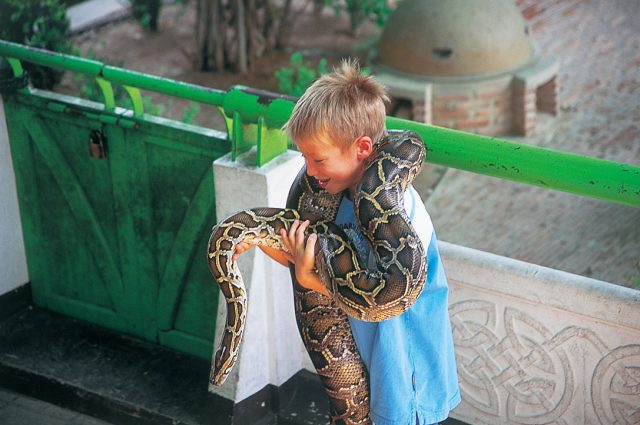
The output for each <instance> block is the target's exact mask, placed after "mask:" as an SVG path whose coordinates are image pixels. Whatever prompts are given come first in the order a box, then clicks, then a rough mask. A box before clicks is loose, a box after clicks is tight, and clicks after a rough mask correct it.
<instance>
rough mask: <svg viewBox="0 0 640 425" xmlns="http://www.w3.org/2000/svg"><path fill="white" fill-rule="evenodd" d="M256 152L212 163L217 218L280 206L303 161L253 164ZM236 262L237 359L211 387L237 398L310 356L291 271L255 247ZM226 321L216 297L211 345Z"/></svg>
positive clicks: (283, 158) (280, 378)
mask: <svg viewBox="0 0 640 425" xmlns="http://www.w3.org/2000/svg"><path fill="white" fill-rule="evenodd" d="M254 158H255V151H252V152H249V153H248V154H245V156H244V157H241V158H239V160H238V161H237V162H232V161H231V155H230V154H229V155H226V156H224V157H222V158H220V159H218V160H216V161H215V162H214V164H213V173H214V180H215V190H216V214H217V217H218V220H222V219H224V218H225V217H228V216H229V215H231V214H233V213H235V212H237V211H240V210H244V209H248V208H254V207H284V206H285V204H286V199H287V194H288V193H289V188H290V187H291V183H292V182H293V179H294V178H295V176H296V175H297V174H298V172H299V171H300V168H301V167H302V165H303V163H304V160H303V159H302V156H301V155H300V154H299V153H298V152H294V151H288V152H286V153H284V154H282V155H280V156H279V157H277V158H275V159H274V160H272V161H270V162H269V163H268V164H266V165H265V166H263V167H260V168H258V167H255V166H253V165H248V164H253V163H255V161H254V160H252V159H254ZM238 266H239V268H240V272H241V273H242V277H243V280H244V283H245V286H246V288H247V294H248V307H247V322H246V327H245V333H244V337H243V341H242V344H241V347H240V353H239V355H238V361H237V363H236V365H235V367H234V369H233V370H232V372H231V374H230V375H229V377H228V378H227V381H226V382H225V383H224V385H223V386H222V387H221V388H217V389H215V390H214V392H215V393H216V394H218V395H220V396H222V397H224V398H226V399H230V400H232V401H233V402H234V403H239V402H241V401H242V400H244V399H246V398H247V397H249V396H251V395H253V394H255V393H256V392H258V391H259V390H261V389H263V388H264V387H265V386H266V385H268V384H273V385H276V386H280V385H281V384H283V383H284V382H285V381H287V380H288V379H289V378H291V377H292V376H293V375H294V374H295V373H297V372H298V371H299V370H301V369H303V368H305V367H308V365H309V364H310V360H309V358H308V355H307V352H306V351H305V349H304V345H303V344H302V340H301V338H300V335H299V334H298V328H297V326H296V322H295V315H294V305H293V291H292V286H291V278H290V276H289V270H288V269H287V268H285V267H283V266H281V265H280V264H278V263H276V262H275V261H272V260H271V259H269V257H267V256H266V255H264V253H263V252H262V251H261V250H259V249H252V250H250V251H248V252H246V253H244V254H242V255H241V256H240V259H239V260H238ZM225 321H226V304H225V302H224V299H223V297H222V295H220V298H219V300H218V315H217V319H216V334H215V340H214V341H215V342H214V346H215V350H217V348H218V346H219V344H220V340H221V338H222V332H223V330H224V325H225Z"/></svg>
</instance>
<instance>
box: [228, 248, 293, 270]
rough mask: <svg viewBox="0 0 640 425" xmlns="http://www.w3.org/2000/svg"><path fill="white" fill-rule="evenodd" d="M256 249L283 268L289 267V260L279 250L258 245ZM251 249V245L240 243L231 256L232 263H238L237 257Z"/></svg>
mask: <svg viewBox="0 0 640 425" xmlns="http://www.w3.org/2000/svg"><path fill="white" fill-rule="evenodd" d="M258 247H259V248H260V249H261V250H262V252H264V253H265V254H267V256H268V257H269V258H271V259H272V260H273V261H276V262H278V263H280V264H282V265H283V266H284V267H289V261H290V260H289V256H288V254H287V253H286V252H284V251H282V250H279V249H277V248H270V247H268V246H262V245H258ZM251 248H253V245H251V244H248V243H246V242H240V243H239V244H238V245H237V246H236V251H235V252H234V254H233V261H234V262H235V261H238V257H240V254H243V253H245V252H247V251H249V250H250V249H251Z"/></svg>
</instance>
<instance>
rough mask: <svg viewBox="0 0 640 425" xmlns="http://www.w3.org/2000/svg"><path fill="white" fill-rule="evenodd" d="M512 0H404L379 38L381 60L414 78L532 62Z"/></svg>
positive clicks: (498, 70)
mask: <svg viewBox="0 0 640 425" xmlns="http://www.w3.org/2000/svg"><path fill="white" fill-rule="evenodd" d="M534 56H535V51H534V47H533V44H532V42H531V40H530V38H529V34H528V29H527V25H526V24H525V21H524V19H523V17H522V15H521V14H520V11H519V9H518V8H517V6H516V5H515V4H514V2H513V0H483V1H469V0H446V1H443V0H404V1H402V2H401V3H400V4H399V5H398V7H397V9H396V10H395V11H394V13H393V14H392V15H391V16H390V18H389V20H388V21H387V24H386V25H385V29H384V31H383V33H382V36H381V38H380V44H379V46H378V58H377V62H378V63H379V64H381V65H384V66H386V67H388V68H391V69H393V70H396V71H400V72H403V73H407V74H412V75H414V76H423V77H431V76H435V77H438V76H443V77H456V76H460V77H462V76H481V75H492V74H497V73H501V72H505V71H511V70H514V69H516V68H518V67H520V66H524V65H526V64H527V63H528V62H530V61H531V60H533V58H534Z"/></svg>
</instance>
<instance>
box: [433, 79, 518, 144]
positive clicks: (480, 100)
mask: <svg viewBox="0 0 640 425" xmlns="http://www.w3.org/2000/svg"><path fill="white" fill-rule="evenodd" d="M432 102H433V115H432V116H433V123H434V124H435V125H440V126H443V127H449V128H455V129H457V130H462V131H468V132H471V133H477V134H485V135H498V134H504V133H506V132H509V131H510V130H511V110H510V103H511V88H510V82H509V79H504V78H501V79H500V80H499V81H497V82H496V81H490V82H476V83H473V84H468V85H467V84H464V85H455V86H453V85H450V86H447V85H438V86H436V87H435V88H434V93H433V97H432Z"/></svg>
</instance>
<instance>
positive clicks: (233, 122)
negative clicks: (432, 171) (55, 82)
mask: <svg viewBox="0 0 640 425" xmlns="http://www.w3.org/2000/svg"><path fill="white" fill-rule="evenodd" d="M0 56H5V57H6V58H8V59H9V61H10V63H11V66H12V68H13V70H14V74H15V75H16V76H20V75H21V74H22V72H23V71H22V67H21V65H20V62H19V61H28V62H33V63H36V64H40V65H46V66H50V67H53V68H58V69H63V70H69V71H74V72H79V73H82V74H86V75H91V76H93V77H94V78H95V79H96V82H97V83H98V85H99V87H100V88H101V90H102V93H103V98H104V105H105V113H114V110H115V108H114V107H115V102H114V100H113V90H112V87H111V84H120V85H122V86H123V87H124V88H125V90H126V91H127V93H129V96H130V97H131V100H132V103H133V105H134V110H133V113H132V119H133V121H134V122H135V119H136V118H139V117H141V116H142V115H143V114H144V111H143V110H142V102H141V101H140V94H139V90H140V89H144V90H151V91H155V92H158V93H164V94H168V95H172V96H176V97H181V98H184V99H189V100H193V101H196V102H202V103H205V104H210V105H215V106H217V107H218V108H219V109H220V111H221V112H222V114H223V116H224V118H225V121H226V123H227V130H228V135H229V138H230V139H231V142H232V153H233V157H234V158H236V157H237V156H238V155H239V154H240V153H242V152H244V151H246V150H248V149H249V148H250V147H251V146H253V145H256V146H257V160H256V165H258V166H261V165H263V164H265V163H266V162H268V161H269V160H271V159H273V158H274V157H275V156H277V155H279V154H280V153H282V152H283V151H284V150H286V149H287V140H286V137H285V136H284V134H283V133H282V132H280V131H279V128H280V127H281V126H282V125H283V124H284V123H285V122H286V120H287V119H288V117H289V115H290V113H291V111H292V109H293V106H294V99H292V98H289V97H286V96H281V95H276V94H273V93H268V92H264V91H260V90H254V89H250V88H248V87H243V86H236V87H233V88H231V89H230V90H229V91H227V92H224V91H220V90H215V89H210V88H206V87H202V86H197V85H193V84H186V83H182V82H178V81H174V80H171V79H167V78H160V77H156V76H151V75H147V74H142V73H139V72H134V71H129V70H125V69H122V68H117V67H113V66H109V65H105V64H103V63H101V62H97V61H93V60H88V59H82V58H78V57H74V56H69V55H62V54H58V53H54V52H49V51H45V50H40V49H35V48H30V47H25V46H22V45H19V44H15V43H10V42H6V41H2V40H0ZM387 125H388V127H389V128H402V129H410V130H414V131H416V132H417V133H418V134H420V135H421V136H422V138H423V139H424V140H425V143H426V146H427V149H428V155H427V160H428V161H429V162H431V163H434V164H440V165H444V166H448V167H453V168H458V169H461V170H465V171H471V172H474V173H478V174H484V175H489V176H494V177H498V178H502V179H507V180H512V181H516V182H520V183H525V184H530V185H535V186H541V187H545V188H548V189H554V190H560V191H564V192H569V193H573V194H577V195H582V196H587V197H591V198H596V199H601V200H605V201H609V202H615V203H619V204H623V205H629V206H633V207H640V167H638V166H636V165H630V164H623V163H617V162H612V161H607V160H603V159H598V158H593V157H588V156H584V155H578V154H573V153H569V152H562V151H557V150H552V149H547V148H540V147H536V146H530V145H526V144H522V143H515V142H511V141H508V140H503V139H497V138H494V137H486V136H480V135H475V134H469V133H464V132H460V131H456V130H451V129H446V128H441V127H436V126H432V125H425V124H421V123H417V122H413V121H406V120H401V119H398V118H393V117H388V119H387Z"/></svg>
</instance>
